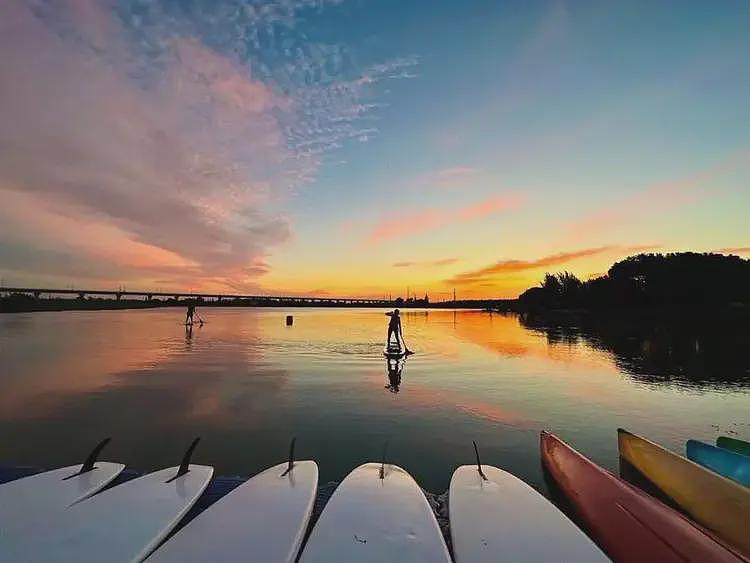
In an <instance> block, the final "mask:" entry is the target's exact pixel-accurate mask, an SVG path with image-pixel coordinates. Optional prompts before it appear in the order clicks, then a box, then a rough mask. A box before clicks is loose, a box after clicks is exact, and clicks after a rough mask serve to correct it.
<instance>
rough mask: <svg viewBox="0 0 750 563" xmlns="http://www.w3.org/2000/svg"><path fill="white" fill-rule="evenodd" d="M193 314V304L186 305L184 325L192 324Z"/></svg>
mask: <svg viewBox="0 0 750 563" xmlns="http://www.w3.org/2000/svg"><path fill="white" fill-rule="evenodd" d="M194 314H195V303H188V306H187V312H186V313H185V324H186V325H188V324H189V325H191V324H193V315H194Z"/></svg>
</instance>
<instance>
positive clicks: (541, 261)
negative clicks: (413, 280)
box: [445, 245, 659, 285]
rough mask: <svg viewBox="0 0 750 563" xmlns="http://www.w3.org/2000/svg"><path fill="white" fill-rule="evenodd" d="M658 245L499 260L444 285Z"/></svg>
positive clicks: (466, 283) (468, 282)
mask: <svg viewBox="0 0 750 563" xmlns="http://www.w3.org/2000/svg"><path fill="white" fill-rule="evenodd" d="M658 248H659V245H637V246H616V245H606V246H597V247H593V248H584V249H582V250H575V251H571V252H558V253H557V254H551V255H549V256H543V257H541V258H537V259H535V260H500V261H498V262H495V263H494V264H491V265H489V266H485V267H483V268H479V269H476V270H471V271H468V272H463V273H460V274H457V275H455V276H453V277H452V278H450V279H448V280H445V283H447V284H451V285H472V284H479V285H483V284H485V283H487V282H491V281H492V280H497V279H498V278H499V277H502V276H504V275H508V274H515V273H518V272H526V271H529V270H539V269H542V268H550V267H555V266H561V265H563V264H567V263H569V262H574V261H576V260H580V259H581V258H588V257H591V256H600V255H606V254H614V253H617V254H636V253H639V252H647V251H649V250H656V249H658Z"/></svg>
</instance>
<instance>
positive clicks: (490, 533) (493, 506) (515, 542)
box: [448, 465, 609, 563]
mask: <svg viewBox="0 0 750 563" xmlns="http://www.w3.org/2000/svg"><path fill="white" fill-rule="evenodd" d="M449 491H450V492H449V497H448V510H449V516H450V523H451V539H452V541H453V555H454V557H455V560H456V563H484V562H486V563H495V562H498V561H513V562H514V563H538V562H540V561H556V562H559V563H587V562H595V563H605V562H608V561H609V558H608V557H607V556H606V555H604V553H602V551H601V550H600V549H599V548H598V547H597V546H596V544H594V542H592V541H591V540H590V539H589V538H588V537H587V536H586V535H585V534H584V533H583V532H582V531H581V530H579V529H578V528H577V527H576V525H575V524H573V522H571V521H570V520H568V518H567V517H566V516H565V515H564V514H563V513H562V512H560V511H559V510H558V509H557V508H556V507H555V506H554V505H553V504H552V503H551V502H549V501H548V500H547V499H546V498H544V497H543V496H542V495H540V494H539V493H538V492H536V491H535V490H534V489H532V488H531V487H529V486H528V485H527V484H526V483H524V482H523V481H521V480H520V479H518V478H516V477H514V476H513V475H511V474H510V473H507V472H505V471H503V470H502V469H498V468H497V467H492V466H490V465H482V466H481V473H480V470H479V466H477V465H463V466H461V467H459V468H458V469H456V471H455V472H454V473H453V477H452V478H451V484H450V489H449Z"/></svg>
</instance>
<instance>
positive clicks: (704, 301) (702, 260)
mask: <svg viewBox="0 0 750 563" xmlns="http://www.w3.org/2000/svg"><path fill="white" fill-rule="evenodd" d="M733 303H745V304H748V303H750V260H745V259H743V258H740V257H739V256H734V255H728V256H727V255H723V254H712V253H704V254H700V253H696V252H680V253H671V254H638V255H636V256H630V257H628V258H626V259H625V260H622V261H620V262H617V263H615V264H614V265H613V266H612V267H611V268H610V269H609V271H608V272H607V274H606V275H604V276H600V277H597V278H595V279H591V280H587V281H581V280H580V279H578V278H577V277H576V276H575V275H573V274H571V273H569V272H562V273H556V274H551V273H548V274H546V275H545V277H544V281H542V283H541V285H540V286H538V287H532V288H530V289H527V290H526V291H525V292H524V293H522V294H521V295H520V296H519V298H518V305H519V308H520V309H521V310H522V311H535V310H545V309H577V308H582V309H593V308H617V307H654V306H670V305H677V306H682V305H728V304H733Z"/></svg>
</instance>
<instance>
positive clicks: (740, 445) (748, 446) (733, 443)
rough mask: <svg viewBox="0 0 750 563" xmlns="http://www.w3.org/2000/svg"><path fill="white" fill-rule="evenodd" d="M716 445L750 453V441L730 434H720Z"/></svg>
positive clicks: (745, 453) (746, 453)
mask: <svg viewBox="0 0 750 563" xmlns="http://www.w3.org/2000/svg"><path fill="white" fill-rule="evenodd" d="M716 445H717V446H718V447H720V448H723V449H725V450H731V451H733V452H736V453H738V454H742V455H750V442H745V440H740V439H738V438H730V437H729V436H719V437H718V438H716Z"/></svg>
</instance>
